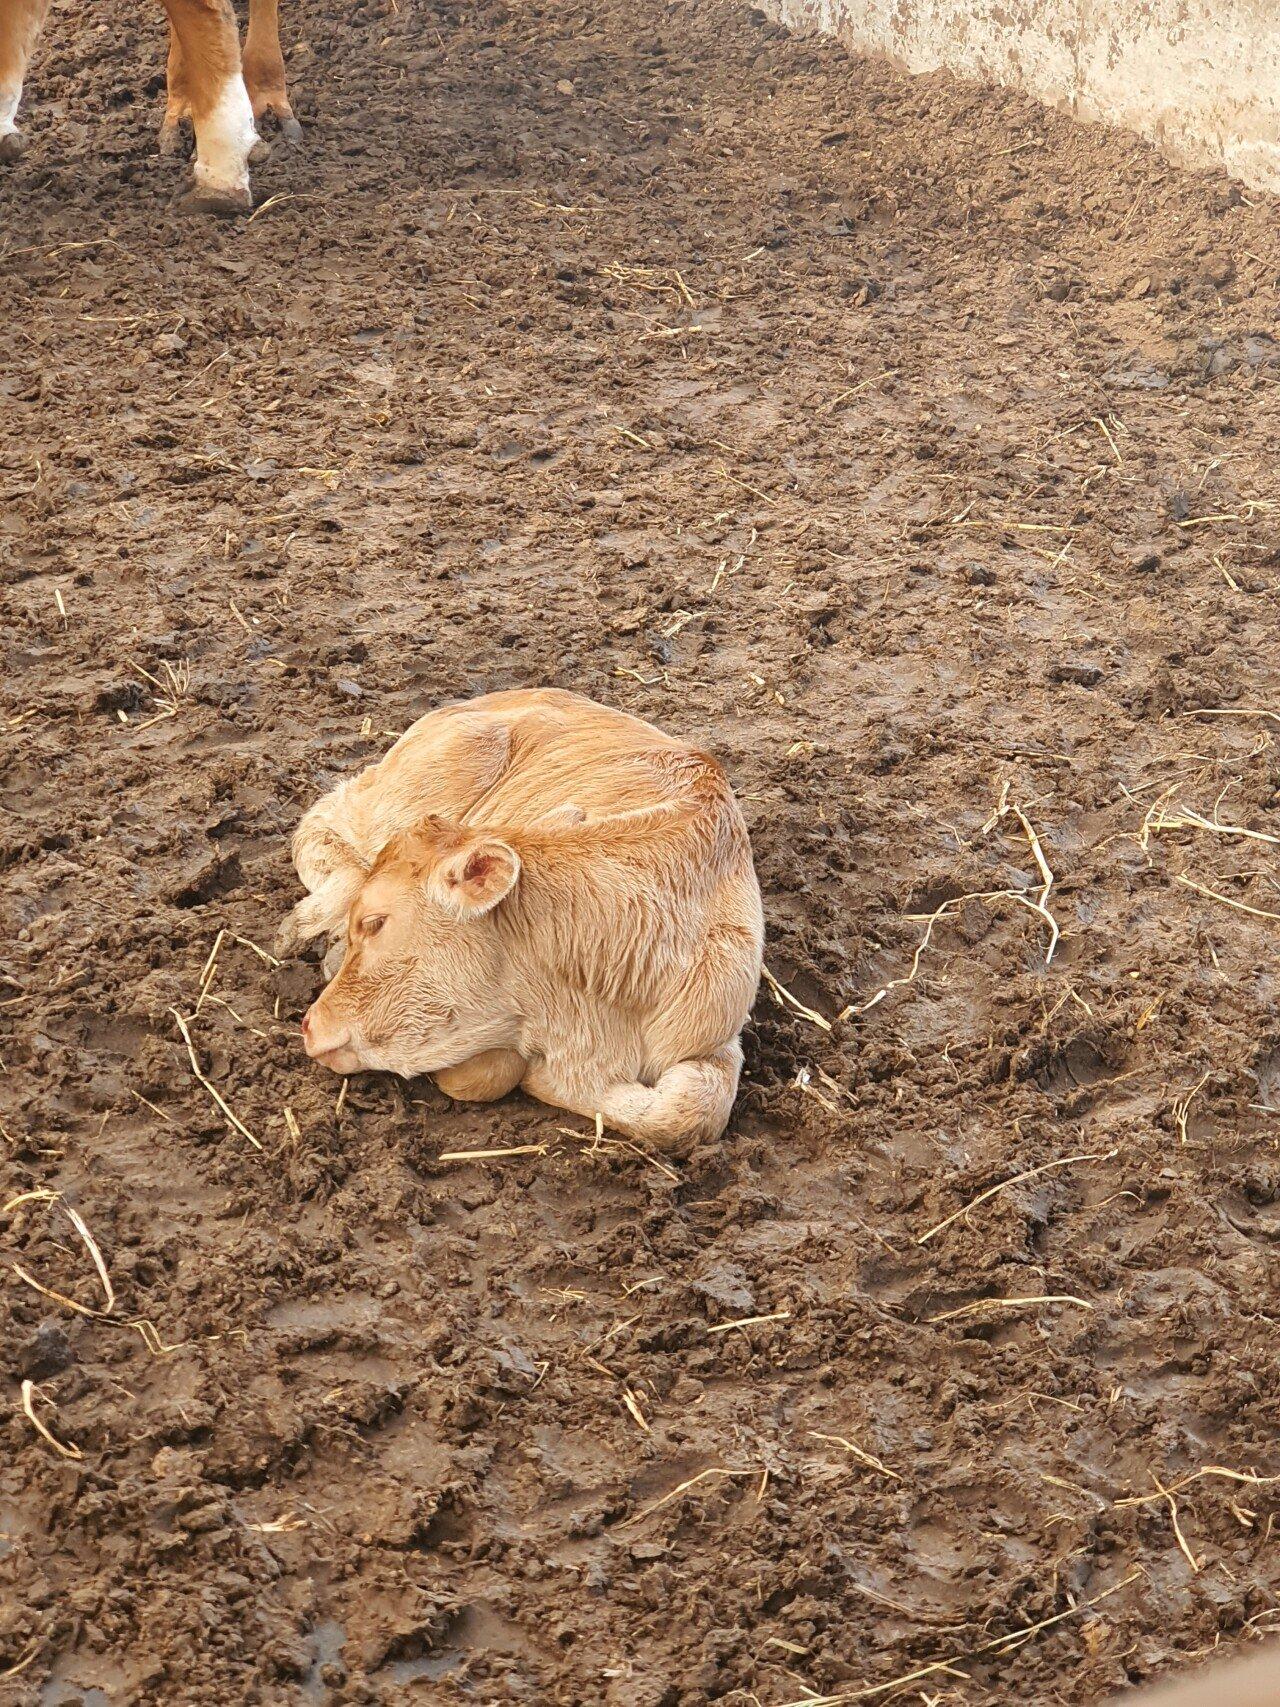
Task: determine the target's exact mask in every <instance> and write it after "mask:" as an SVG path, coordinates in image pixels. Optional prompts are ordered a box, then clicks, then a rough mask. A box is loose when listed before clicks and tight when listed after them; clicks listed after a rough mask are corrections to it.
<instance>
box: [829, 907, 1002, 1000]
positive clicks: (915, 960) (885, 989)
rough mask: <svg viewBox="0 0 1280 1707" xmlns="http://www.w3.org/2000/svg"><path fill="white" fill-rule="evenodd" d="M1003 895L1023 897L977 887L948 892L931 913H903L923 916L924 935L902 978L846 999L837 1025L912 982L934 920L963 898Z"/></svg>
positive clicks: (926, 946)
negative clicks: (966, 891) (864, 996)
mask: <svg viewBox="0 0 1280 1707" xmlns="http://www.w3.org/2000/svg"><path fill="white" fill-rule="evenodd" d="M1004 899H1008V900H1012V901H1020V900H1023V899H1024V897H1023V896H1021V895H1019V894H1018V892H1017V890H1015V889H979V890H975V891H973V892H972V893H971V894H968V895H953V896H951V898H950V899H949V900H947V901H944V902H943V903H942V905H941V906H940V907H935V908H934V910H933V912H932V913H926V914H907V915H905V916H906V917H908V918H923V919H924V921H925V930H924V935H923V936H922V937H921V939H920V942H919V945H918V946H917V948H916V951H915V954H914V955H913V956H912V957H911V968H910V970H909V971H908V972H907V973H906V975H905V976H904V977H902V978H891V979H890V980H889V982H888V983H887V984H885V985H883V986H882V987H881V988H880V989H879V990H877V991H876V993H875V994H874V995H873V996H868V998H867V1000H866V1001H865V1002H850V1003H849V1005H848V1007H846V1008H842V1009H841V1011H840V1012H839V1013H838V1014H837V1015H836V1024H837V1025H839V1024H840V1022H841V1021H842V1020H846V1019H851V1018H854V1017H855V1016H856V1015H858V1014H865V1013H868V1012H870V1010H871V1009H872V1008H874V1007H876V1006H877V1005H878V1004H879V1003H880V1002H882V1001H883V1000H884V999H885V997H886V996H887V995H889V993H890V992H891V991H893V990H899V989H901V988H902V987H903V985H905V984H911V983H914V982H915V978H916V974H917V973H918V972H919V970H920V961H921V959H922V958H923V956H924V952H925V950H926V949H927V948H928V946H929V944H930V942H931V941H932V940H933V927H934V926H935V925H936V924H937V923H938V920H939V919H945V918H947V917H948V916H949V915H950V914H951V913H953V912H954V911H956V910H957V909H958V908H960V907H963V906H964V904H965V902H966V901H996V900H1004Z"/></svg>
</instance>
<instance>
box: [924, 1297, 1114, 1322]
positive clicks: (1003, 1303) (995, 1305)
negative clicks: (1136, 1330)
mask: <svg viewBox="0 0 1280 1707" xmlns="http://www.w3.org/2000/svg"><path fill="white" fill-rule="evenodd" d="M1035 1304H1076V1305H1078V1306H1079V1308H1080V1309H1082V1310H1092V1309H1093V1305H1092V1304H1090V1302H1089V1300H1088V1299H1087V1298H1077V1297H1076V1295H1075V1294H1074V1293H1073V1292H1043V1293H1037V1294H1036V1295H1035V1296H1033V1297H1030V1298H977V1299H975V1300H974V1302H973V1303H972V1304H962V1305H961V1306H960V1308H959V1309H958V1310H944V1311H943V1312H942V1314H941V1315H940V1316H927V1317H926V1318H925V1320H926V1321H928V1322H931V1323H932V1322H954V1321H955V1320H956V1319H957V1317H960V1316H973V1315H977V1314H978V1313H980V1312H981V1311H983V1310H1014V1309H1017V1310H1021V1309H1026V1308H1028V1307H1030V1306H1032V1305H1035Z"/></svg>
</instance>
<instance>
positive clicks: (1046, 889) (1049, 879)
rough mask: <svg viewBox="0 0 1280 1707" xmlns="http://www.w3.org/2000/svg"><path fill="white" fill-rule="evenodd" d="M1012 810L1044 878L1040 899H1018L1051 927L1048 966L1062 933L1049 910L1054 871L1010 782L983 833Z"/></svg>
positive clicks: (1046, 954)
mask: <svg viewBox="0 0 1280 1707" xmlns="http://www.w3.org/2000/svg"><path fill="white" fill-rule="evenodd" d="M1010 812H1011V813H1012V814H1013V816H1014V817H1015V818H1016V819H1017V820H1018V822H1019V824H1021V825H1022V829H1023V833H1024V834H1025V836H1026V838H1027V841H1028V842H1029V843H1030V846H1031V853H1032V857H1033V858H1034V860H1035V862H1036V865H1037V866H1038V868H1039V871H1040V876H1041V878H1042V880H1043V883H1042V887H1041V890H1040V898H1039V900H1037V901H1028V900H1027V897H1026V896H1025V895H1018V896H1017V899H1018V900H1020V901H1021V902H1022V903H1023V904H1024V906H1027V907H1030V908H1031V909H1032V911H1033V912H1036V913H1039V915H1040V917H1041V918H1042V919H1043V920H1044V922H1045V924H1047V925H1048V927H1049V946H1048V948H1047V949H1046V950H1045V957H1044V963H1045V965H1046V966H1048V965H1049V963H1050V961H1051V960H1052V959H1053V951H1054V949H1055V948H1057V946H1058V938H1059V936H1060V935H1061V932H1060V931H1059V930H1058V921H1057V920H1056V919H1055V918H1054V916H1053V914H1052V913H1051V912H1050V911H1049V894H1050V891H1051V890H1052V888H1053V882H1054V879H1053V873H1052V872H1051V871H1050V870H1049V863H1048V861H1047V860H1046V859H1045V857H1044V849H1043V848H1042V847H1041V846H1040V838H1039V836H1037V835H1036V833H1035V831H1034V829H1032V827H1031V820H1030V819H1029V818H1028V817H1027V815H1026V813H1025V812H1024V811H1023V809H1022V807H1021V806H1017V805H1014V804H1011V802H1010V800H1009V784H1008V783H1007V782H1006V783H1005V784H1004V786H1003V788H1002V789H1001V791H1000V800H999V803H998V805H997V806H996V809H995V811H994V812H993V813H992V815H991V817H990V818H989V819H988V820H987V822H986V823H985V824H984V825H983V834H984V835H985V834H986V833H987V831H989V830H992V829H994V828H995V826H996V824H998V823H999V822H1000V820H1001V819H1002V818H1003V817H1005V815H1006V814H1007V813H1010Z"/></svg>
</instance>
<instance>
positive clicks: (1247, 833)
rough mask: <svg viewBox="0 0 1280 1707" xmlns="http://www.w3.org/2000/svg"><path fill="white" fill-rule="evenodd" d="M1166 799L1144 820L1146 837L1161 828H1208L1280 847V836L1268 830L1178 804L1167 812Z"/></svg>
mask: <svg viewBox="0 0 1280 1707" xmlns="http://www.w3.org/2000/svg"><path fill="white" fill-rule="evenodd" d="M1175 787H1176V784H1175ZM1164 799H1165V797H1164V796H1162V797H1161V799H1160V800H1158V801H1157V802H1156V804H1155V805H1154V806H1153V807H1152V808H1151V810H1150V811H1149V812H1148V813H1147V816H1146V818H1145V819H1144V820H1143V826H1142V828H1143V835H1144V837H1145V836H1148V835H1151V834H1155V835H1158V834H1159V833H1160V831H1161V830H1206V831H1208V832H1209V833H1210V834H1212V835H1215V836H1241V837H1243V838H1245V839H1246V840H1248V841H1251V842H1270V843H1271V844H1272V845H1273V846H1275V847H1280V836H1272V835H1270V834H1268V832H1267V831H1266V830H1249V829H1246V827H1245V826H1244V825H1243V824H1220V823H1218V822H1217V820H1216V819H1213V818H1206V817H1205V816H1204V815H1203V814H1202V813H1200V812H1196V811H1193V810H1192V808H1191V807H1189V806H1178V807H1176V808H1175V809H1174V810H1173V811H1172V812H1166V811H1165V809H1164ZM1143 845H1144V846H1145V841H1144V844H1143Z"/></svg>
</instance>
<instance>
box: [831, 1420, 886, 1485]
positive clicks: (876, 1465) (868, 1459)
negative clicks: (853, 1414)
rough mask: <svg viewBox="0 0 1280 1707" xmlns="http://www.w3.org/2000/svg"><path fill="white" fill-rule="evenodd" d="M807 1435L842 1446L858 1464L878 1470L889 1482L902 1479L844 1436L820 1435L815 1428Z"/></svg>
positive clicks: (879, 1460)
mask: <svg viewBox="0 0 1280 1707" xmlns="http://www.w3.org/2000/svg"><path fill="white" fill-rule="evenodd" d="M809 1433H810V1434H811V1435H812V1436H813V1438H814V1439H815V1440H827V1441H830V1442H831V1444H832V1445H833V1446H843V1447H844V1449H845V1451H846V1452H848V1453H851V1454H852V1455H853V1457H855V1458H856V1459H857V1460H858V1461H859V1463H862V1464H866V1465H867V1466H868V1467H869V1468H870V1469H872V1470H878V1471H879V1473H880V1474H881V1475H882V1476H888V1477H889V1478H890V1480H891V1481H894V1482H900V1481H901V1480H902V1477H901V1476H900V1475H899V1474H898V1472H897V1471H896V1470H891V1469H890V1468H889V1466H888V1465H887V1464H886V1463H885V1462H884V1461H883V1460H882V1459H880V1458H877V1457H876V1456H875V1454H874V1453H871V1452H866V1451H864V1450H863V1448H862V1447H861V1446H859V1445H857V1444H856V1442H854V1441H852V1440H846V1439H845V1437H844V1435H842V1434H820V1433H819V1432H818V1430H817V1429H816V1428H811V1429H810V1430H809Z"/></svg>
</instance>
